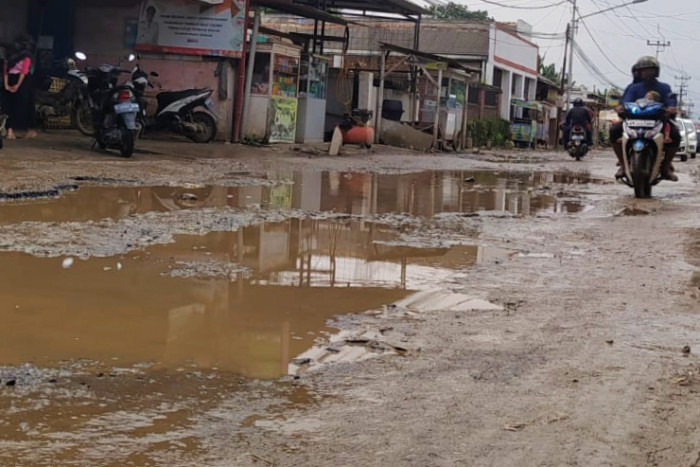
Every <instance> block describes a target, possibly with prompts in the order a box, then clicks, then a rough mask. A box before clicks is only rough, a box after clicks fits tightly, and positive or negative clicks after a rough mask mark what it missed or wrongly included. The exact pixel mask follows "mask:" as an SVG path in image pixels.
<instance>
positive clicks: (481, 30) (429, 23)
mask: <svg viewBox="0 0 700 467" xmlns="http://www.w3.org/2000/svg"><path fill="white" fill-rule="evenodd" d="M489 28H490V24H489V23H484V22H480V21H446V20H439V21H438V20H426V21H424V22H423V23H422V24H421V28H420V50H422V51H423V52H428V53H439V54H444V55H452V56H454V55H480V56H484V57H486V56H488V54H489Z"/></svg>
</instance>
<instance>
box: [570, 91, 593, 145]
mask: <svg viewBox="0 0 700 467" xmlns="http://www.w3.org/2000/svg"><path fill="white" fill-rule="evenodd" d="M592 124H593V116H592V115H591V111H590V110H588V109H587V108H586V107H584V105H583V100H582V99H581V98H580V97H577V98H576V99H574V106H573V107H572V108H571V110H569V113H567V114H566V120H564V149H566V148H567V147H568V146H569V137H570V132H571V129H572V128H573V127H575V126H576V125H579V126H581V127H582V128H584V129H585V130H586V143H587V144H588V146H592V145H593V138H592V136H593V135H592V132H591V126H592Z"/></svg>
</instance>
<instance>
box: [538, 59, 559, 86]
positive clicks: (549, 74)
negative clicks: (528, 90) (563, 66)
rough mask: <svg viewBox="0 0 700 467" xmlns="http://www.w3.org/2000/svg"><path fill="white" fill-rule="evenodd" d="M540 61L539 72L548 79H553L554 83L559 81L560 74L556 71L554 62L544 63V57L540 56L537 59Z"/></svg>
mask: <svg viewBox="0 0 700 467" xmlns="http://www.w3.org/2000/svg"><path fill="white" fill-rule="evenodd" d="M539 62H540V69H539V72H540V74H541V75H542V76H544V77H545V78H547V79H548V80H550V81H554V82H555V83H558V82H559V79H560V76H559V72H557V67H556V66H555V65H554V63H550V64H549V65H545V64H544V57H540V59H539Z"/></svg>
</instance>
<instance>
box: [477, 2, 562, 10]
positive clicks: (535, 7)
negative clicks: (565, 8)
mask: <svg viewBox="0 0 700 467" xmlns="http://www.w3.org/2000/svg"><path fill="white" fill-rule="evenodd" d="M481 1H482V2H483V3H487V4H489V5H495V6H499V7H502V8H512V9H514V10H545V9H547V8H552V7H555V6H559V5H563V4H564V3H569V0H561V1H560V2H557V3H552V4H549V5H540V6H518V5H505V4H503V3H499V2H494V1H493V0H481Z"/></svg>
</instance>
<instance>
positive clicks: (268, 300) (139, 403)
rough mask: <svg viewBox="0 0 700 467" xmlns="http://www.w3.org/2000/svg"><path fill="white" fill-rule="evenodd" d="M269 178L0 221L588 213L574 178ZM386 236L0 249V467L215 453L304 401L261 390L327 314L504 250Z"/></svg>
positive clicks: (345, 233) (367, 225) (426, 284)
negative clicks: (200, 213)
mask: <svg viewBox="0 0 700 467" xmlns="http://www.w3.org/2000/svg"><path fill="white" fill-rule="evenodd" d="M268 178H270V179H273V180H281V181H282V180H283V181H284V182H283V183H279V184H276V185H272V186H270V183H269V180H268V181H266V183H264V184H263V183H261V185H260V186H239V187H234V186H231V187H205V186H191V185H190V186H182V187H166V186H162V187H133V186H129V187H117V186H93V185H90V184H83V183H82V182H81V184H80V185H79V187H78V189H77V190H67V191H62V192H61V193H60V195H59V196H57V197H55V198H41V199H33V200H31V199H26V200H23V201H18V200H14V201H7V197H6V198H5V199H6V201H4V202H2V203H0V224H2V225H5V226H7V225H9V224H13V223H18V222H23V221H39V222H68V221H72V222H88V221H93V220H98V219H104V218H112V219H120V218H124V217H126V216H131V215H134V214H144V213H149V212H168V211H175V210H182V209H201V208H205V207H207V208H215V207H224V206H227V207H233V208H246V207H251V206H260V207H263V208H266V207H274V208H278V209H285V208H290V209H299V210H308V211H334V212H338V213H347V214H354V215H358V216H363V215H371V214H388V213H406V214H410V215H415V216H425V217H430V216H433V215H435V214H438V213H441V212H476V211H510V212H511V213H513V214H519V215H526V216H527V215H535V214H537V213H543V212H544V213H560V212H562V213H567V212H570V213H573V212H579V211H581V210H584V209H585V208H586V205H585V204H584V203H585V202H584V201H583V200H582V199H583V198H579V197H578V196H577V195H576V193H575V191H573V192H572V191H571V190H569V188H570V187H569V188H567V187H565V186H564V187H562V186H561V185H570V186H571V185H578V184H580V185H585V184H587V183H595V180H591V179H589V178H588V177H587V176H585V175H581V176H559V175H553V174H546V173H542V174H534V175H515V174H506V173H503V174H497V173H487V172H478V173H473V172H456V171H453V172H424V173H415V174H404V175H376V174H369V173H350V172H318V173H290V174H271V175H270V176H269V177H268ZM563 190H565V191H563ZM566 190H569V191H566ZM2 228H3V227H1V226H0V229H2ZM31 228H34V226H31ZM46 228H50V226H47V227H46ZM398 236H399V231H397V230H396V229H395V228H392V227H389V226H384V225H381V224H377V223H374V222H368V221H365V220H362V219H361V218H360V219H358V218H353V219H330V220H319V219H290V220H286V221H283V222H276V223H261V224H259V225H254V226H251V227H246V228H243V229H240V230H238V231H234V232H212V233H209V234H207V235H203V236H184V235H183V236H177V237H175V241H174V242H172V243H169V244H164V245H156V246H152V247H150V248H147V249H145V250H139V251H132V252H130V253H128V254H126V255H121V256H115V257H106V258H90V259H86V260H81V259H78V258H72V257H59V258H39V257H33V256H31V255H28V254H25V253H19V252H4V253H0V261H2V265H3V267H2V269H1V270H0V322H2V331H3V332H2V334H1V336H0V394H2V397H0V411H2V412H3V413H4V414H5V416H3V417H2V419H0V464H3V465H5V464H7V465H15V464H17V463H18V462H19V463H21V464H22V465H56V464H61V465H67V464H76V465H78V464H80V465H100V464H102V463H104V462H105V461H104V459H105V458H108V459H110V461H109V462H108V463H110V464H114V465H167V464H180V463H182V462H183V459H190V458H197V457H196V456H199V455H200V454H202V453H207V454H211V449H212V448H211V446H212V445H213V444H212V443H215V442H217V440H218V441H219V442H221V444H222V445H229V444H230V439H229V438H231V437H234V436H236V432H237V430H245V429H248V428H247V427H249V426H250V423H249V422H250V420H257V419H258V418H256V417H259V416H260V414H265V413H266V412H267V416H268V417H272V418H275V417H278V414H277V412H275V410H277V411H281V410H283V408H281V407H283V405H279V406H277V408H276V409H275V410H270V409H269V408H268V406H266V405H265V404H267V403H268V402H267V401H270V400H276V401H277V402H276V403H277V404H284V403H288V404H298V403H300V401H304V403H312V402H311V400H310V399H309V398H308V397H307V396H306V395H305V394H303V392H304V391H302V390H301V389H300V388H299V387H296V386H294V385H284V384H270V383H267V382H259V381H257V380H278V379H279V378H280V377H281V376H283V375H286V374H287V373H288V369H289V366H290V362H292V361H293V359H294V358H295V357H297V356H299V355H301V354H303V353H304V352H305V351H307V350H308V349H310V348H312V347H314V346H315V344H319V341H320V342H323V338H324V337H325V336H327V335H328V334H329V333H333V332H335V331H336V330H335V329H333V328H331V327H329V322H332V321H331V320H333V318H334V317H335V316H337V315H344V314H352V313H361V312H364V311H368V310H377V309H381V308H382V307H383V306H384V305H387V304H390V303H393V302H396V301H397V300H400V299H402V298H404V297H406V296H408V295H409V294H411V293H413V292H414V291H416V290H422V289H428V288H433V287H436V286H440V285H444V284H445V282H447V281H449V279H450V277H451V276H452V274H453V273H454V271H455V270H457V269H463V268H469V267H471V266H473V265H475V264H479V263H482V262H488V261H493V260H500V259H503V258H506V257H508V256H509V255H510V254H512V253H511V252H508V251H502V250H496V249H489V248H484V247H480V246H468V245H466V246H454V247H449V248H448V247H445V248H427V247H426V248H421V247H415V246H407V245H401V244H397V242H396V240H397V238H398ZM239 376H240V378H239ZM246 385H250V386H251V388H252V389H250V388H248V387H247V386H246ZM256 385H259V386H256ZM261 387H263V388H264V389H260V388H261ZM251 417H253V418H251ZM263 421H264V420H263ZM256 426H257V425H256ZM191 456H195V457H191ZM20 459H21V461H20ZM47 459H50V462H49V461H47ZM219 464H220V465H234V464H225V463H219ZM219 464H216V465H219ZM183 465H184V464H183ZM188 465H214V464H207V463H206V462H204V463H198V462H192V463H191V464H188Z"/></svg>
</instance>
